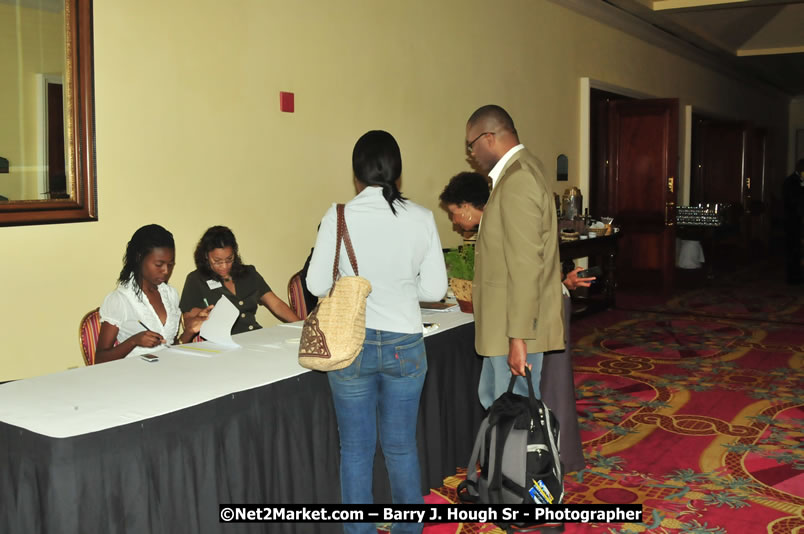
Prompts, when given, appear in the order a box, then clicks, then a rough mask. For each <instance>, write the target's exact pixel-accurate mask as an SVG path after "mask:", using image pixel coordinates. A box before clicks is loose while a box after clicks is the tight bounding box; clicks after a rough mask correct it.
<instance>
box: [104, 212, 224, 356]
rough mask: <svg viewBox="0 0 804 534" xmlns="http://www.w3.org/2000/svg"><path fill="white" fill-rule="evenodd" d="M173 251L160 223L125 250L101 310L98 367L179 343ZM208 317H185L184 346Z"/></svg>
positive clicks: (141, 233) (201, 314) (199, 314)
mask: <svg viewBox="0 0 804 534" xmlns="http://www.w3.org/2000/svg"><path fill="white" fill-rule="evenodd" d="M175 248H176V247H175V245H174V243H173V234H171V233H170V232H168V231H167V230H165V229H164V228H162V227H161V226H159V225H158V224H149V225H147V226H143V227H142V228H140V229H139V230H137V231H136V232H134V235H133V236H132V237H131V241H129V242H128V245H127V246H126V254H125V256H124V257H123V270H121V271H120V277H119V278H118V281H117V289H115V290H114V291H112V292H111V293H109V294H108V295H107V296H106V298H105V299H104V300H103V304H102V305H101V307H100V319H101V328H100V334H99V335H98V348H97V352H96V353H95V361H96V362H97V363H102V362H108V361H111V360H118V359H120V358H126V357H128V356H137V355H141V354H147V353H151V352H154V351H156V350H160V349H162V348H164V347H165V346H166V344H169V343H175V342H176V341H177V337H176V334H177V333H178V331H179V323H180V321H181V312H180V311H179V294H178V293H177V292H176V290H175V289H174V288H172V287H171V286H169V285H168V280H170V275H171V274H173V267H174V265H175V262H174V257H175ZM207 314H208V310H198V311H196V312H195V313H194V314H192V315H188V316H186V317H185V330H184V332H182V335H181V339H180V340H181V341H182V342H187V341H189V340H190V339H192V337H193V336H194V335H195V334H196V333H197V332H198V331H199V330H200V328H201V323H202V322H203V321H204V319H206V316H207ZM115 342H117V345H115Z"/></svg>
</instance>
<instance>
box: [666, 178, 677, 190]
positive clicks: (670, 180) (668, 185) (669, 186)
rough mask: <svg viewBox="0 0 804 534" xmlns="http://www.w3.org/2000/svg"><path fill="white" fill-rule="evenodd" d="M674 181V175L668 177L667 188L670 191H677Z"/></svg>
mask: <svg viewBox="0 0 804 534" xmlns="http://www.w3.org/2000/svg"><path fill="white" fill-rule="evenodd" d="M673 181H674V180H673V177H672V176H670V177H669V178H668V179H667V190H668V191H670V192H671V193H675V191H674V189H673V187H674V184H673Z"/></svg>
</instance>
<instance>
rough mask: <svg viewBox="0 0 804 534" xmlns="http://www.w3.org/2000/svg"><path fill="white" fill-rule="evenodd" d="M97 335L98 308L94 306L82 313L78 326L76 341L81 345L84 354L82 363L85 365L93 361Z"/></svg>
mask: <svg viewBox="0 0 804 534" xmlns="http://www.w3.org/2000/svg"><path fill="white" fill-rule="evenodd" d="M98 335H100V309H99V308H95V309H94V310H92V311H90V312H88V313H87V314H86V315H84V318H83V319H81V324H80V325H79V327H78V342H79V344H80V345H81V353H82V354H83V355H84V363H86V364H87V365H93V364H94V363H95V350H96V349H97V346H98Z"/></svg>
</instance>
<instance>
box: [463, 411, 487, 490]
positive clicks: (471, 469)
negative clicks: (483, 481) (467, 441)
mask: <svg viewBox="0 0 804 534" xmlns="http://www.w3.org/2000/svg"><path fill="white" fill-rule="evenodd" d="M486 427H488V420H487V419H484V420H483V421H482V422H481V423H480V429H478V431H477V437H476V438H475V445H474V447H472V456H471V457H470V458H469V465H468V466H467V467H466V480H464V481H463V482H461V483H460V484H458V499H460V500H461V502H469V503H475V502H477V501H478V500H479V498H480V494H479V493H478V491H477V461H478V459H480V448H481V447H482V445H483V439H484V436H485V435H486Z"/></svg>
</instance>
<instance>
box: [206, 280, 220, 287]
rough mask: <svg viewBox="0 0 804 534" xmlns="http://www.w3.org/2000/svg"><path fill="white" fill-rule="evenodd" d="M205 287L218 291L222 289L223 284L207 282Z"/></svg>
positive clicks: (213, 281) (212, 281) (215, 281)
mask: <svg viewBox="0 0 804 534" xmlns="http://www.w3.org/2000/svg"><path fill="white" fill-rule="evenodd" d="M207 285H208V286H209V288H210V289H218V288H219V287H223V284H221V283H220V282H218V281H217V280H207Z"/></svg>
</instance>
